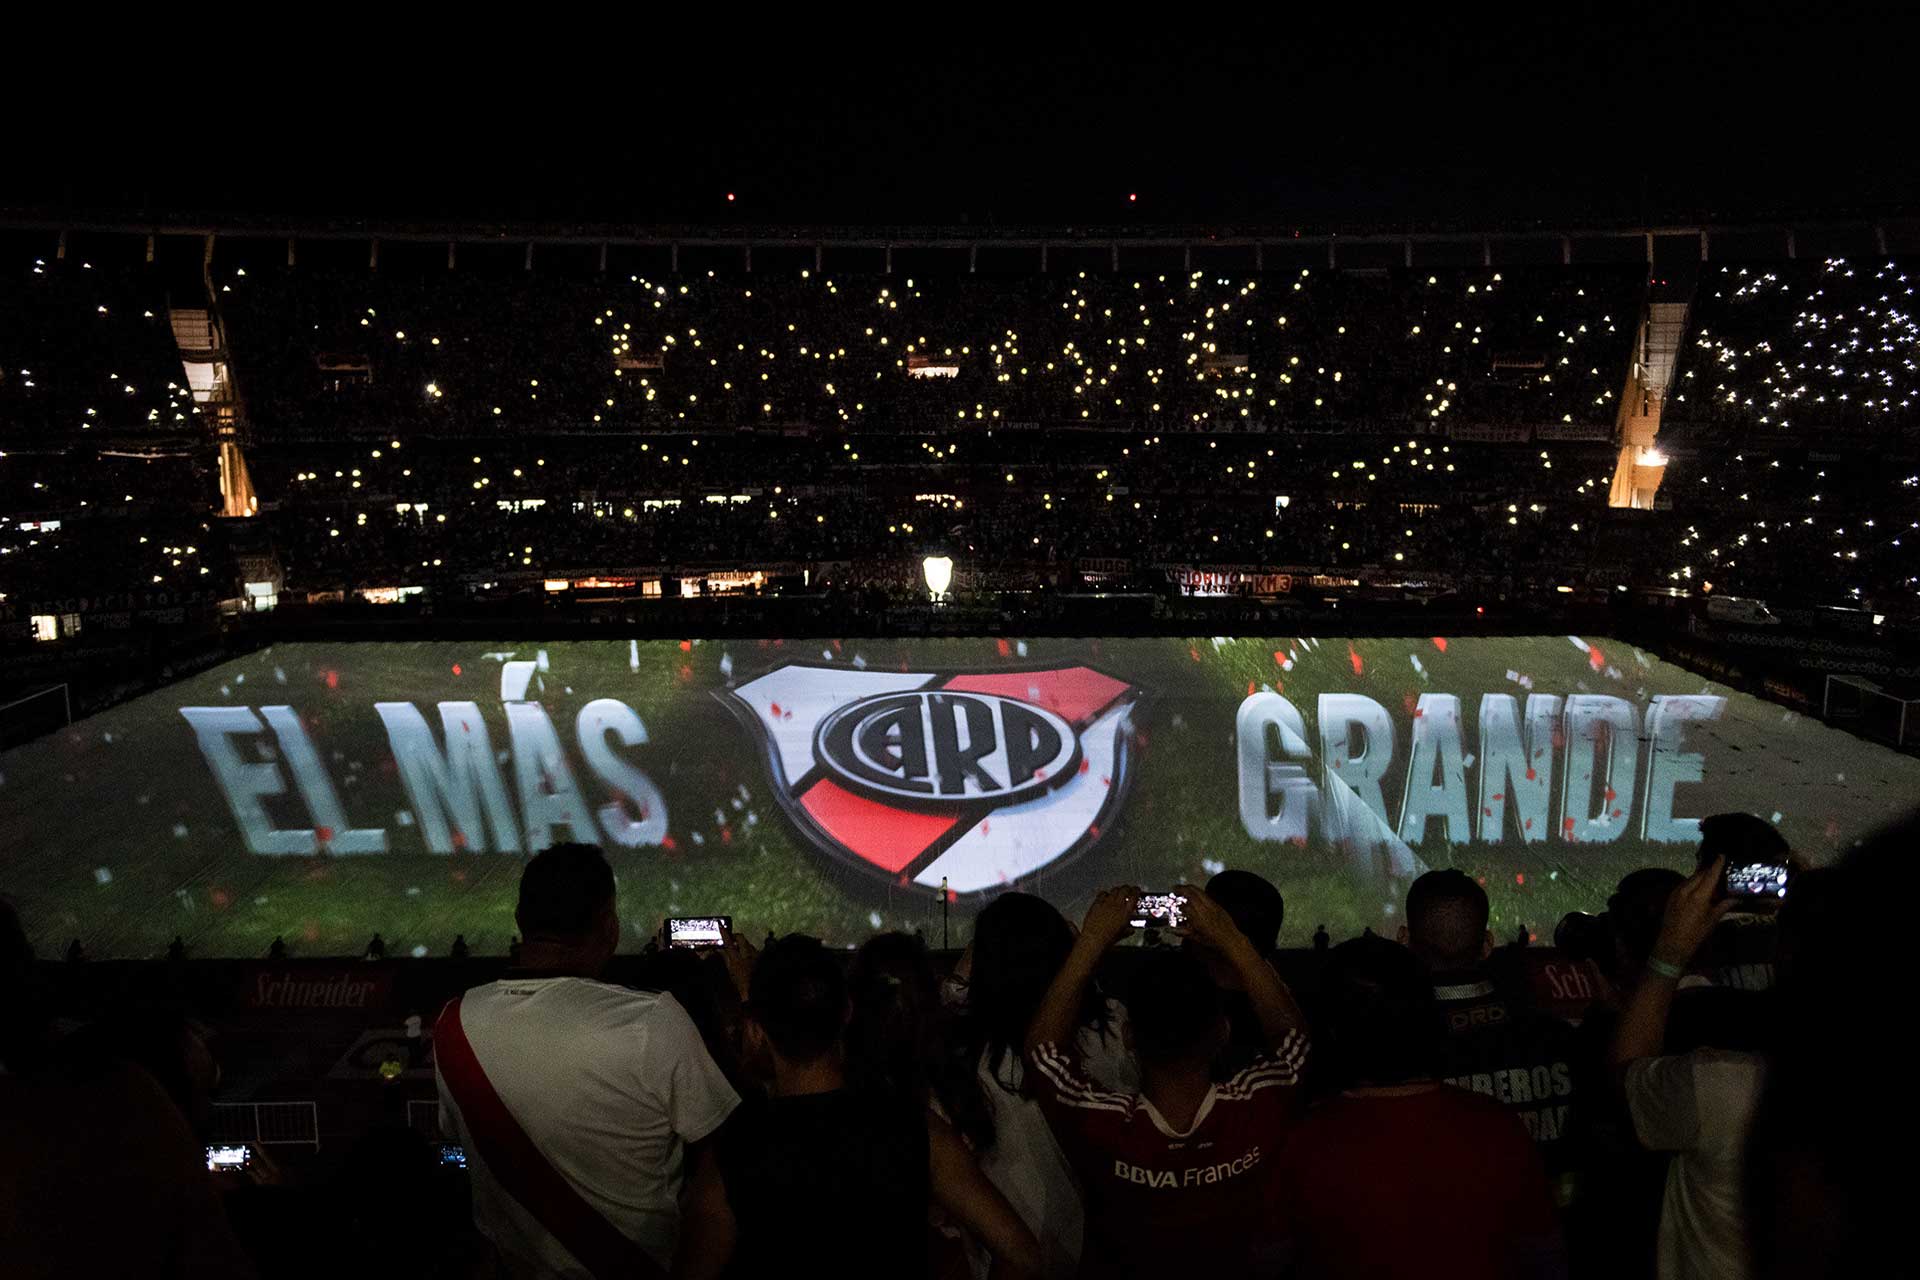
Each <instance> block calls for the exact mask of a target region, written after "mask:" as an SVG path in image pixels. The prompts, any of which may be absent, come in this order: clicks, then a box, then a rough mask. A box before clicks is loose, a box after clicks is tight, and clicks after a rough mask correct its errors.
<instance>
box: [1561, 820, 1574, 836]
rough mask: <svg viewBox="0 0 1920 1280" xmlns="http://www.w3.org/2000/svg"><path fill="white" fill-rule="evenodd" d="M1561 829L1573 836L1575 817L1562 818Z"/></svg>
mask: <svg viewBox="0 0 1920 1280" xmlns="http://www.w3.org/2000/svg"><path fill="white" fill-rule="evenodd" d="M1560 829H1561V830H1562V831H1564V832H1566V833H1567V835H1568V836H1569V837H1571V836H1572V835H1573V819H1572V818H1564V819H1562V820H1561V822H1560Z"/></svg>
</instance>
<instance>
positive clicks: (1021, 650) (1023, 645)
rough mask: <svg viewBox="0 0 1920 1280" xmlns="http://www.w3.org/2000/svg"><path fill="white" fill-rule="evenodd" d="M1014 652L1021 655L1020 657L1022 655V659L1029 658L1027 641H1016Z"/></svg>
mask: <svg viewBox="0 0 1920 1280" xmlns="http://www.w3.org/2000/svg"><path fill="white" fill-rule="evenodd" d="M1013 651H1014V652H1015V653H1017V654H1019V655H1020V656H1021V657H1023V658H1024V657H1026V656H1027V642H1026V641H1025V640H1015V641H1014V642H1013Z"/></svg>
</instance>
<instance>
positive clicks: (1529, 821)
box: [1527, 818, 1533, 831]
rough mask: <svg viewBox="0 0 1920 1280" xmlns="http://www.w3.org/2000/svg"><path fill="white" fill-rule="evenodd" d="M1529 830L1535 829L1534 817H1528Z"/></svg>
mask: <svg viewBox="0 0 1920 1280" xmlns="http://www.w3.org/2000/svg"><path fill="white" fill-rule="evenodd" d="M1527 830H1529V831H1531V830H1533V819H1532V818H1528V819H1527Z"/></svg>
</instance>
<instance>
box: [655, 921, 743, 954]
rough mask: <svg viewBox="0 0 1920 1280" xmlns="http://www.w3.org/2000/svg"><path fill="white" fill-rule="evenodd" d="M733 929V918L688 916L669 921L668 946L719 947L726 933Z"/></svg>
mask: <svg viewBox="0 0 1920 1280" xmlns="http://www.w3.org/2000/svg"><path fill="white" fill-rule="evenodd" d="M732 928H733V917H732V916H687V917H685V918H676V919H670V920H668V921H667V945H668V946H670V947H694V948H699V947H717V946H719V945H721V943H722V942H723V941H725V938H724V931H725V930H729V929H732Z"/></svg>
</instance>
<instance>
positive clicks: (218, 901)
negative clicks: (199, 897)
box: [213, 889, 233, 908]
mask: <svg viewBox="0 0 1920 1280" xmlns="http://www.w3.org/2000/svg"><path fill="white" fill-rule="evenodd" d="M232 901H233V897H232V895H231V894H229V893H228V892H227V891H226V890H225V889H215V890H214V891H213V905H214V906H216V907H222V908H224V907H225V906H226V905H227V904H228V903H230V902H232Z"/></svg>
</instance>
